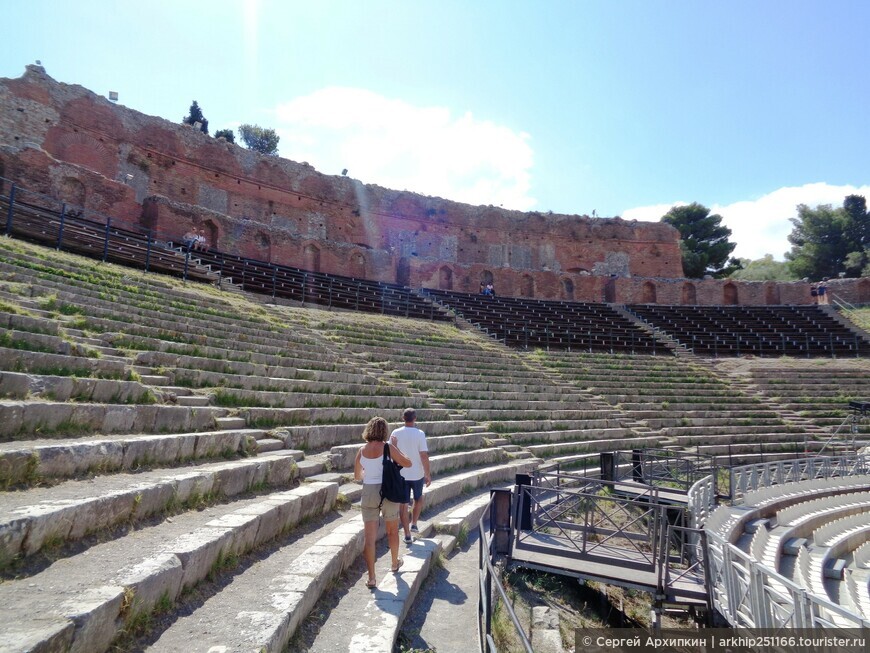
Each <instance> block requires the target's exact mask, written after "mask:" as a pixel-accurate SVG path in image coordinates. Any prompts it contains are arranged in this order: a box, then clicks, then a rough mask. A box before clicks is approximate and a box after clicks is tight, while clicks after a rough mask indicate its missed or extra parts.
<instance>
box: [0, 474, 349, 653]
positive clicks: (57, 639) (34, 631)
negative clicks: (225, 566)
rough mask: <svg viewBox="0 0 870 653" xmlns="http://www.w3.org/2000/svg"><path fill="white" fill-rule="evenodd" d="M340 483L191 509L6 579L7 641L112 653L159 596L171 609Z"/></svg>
mask: <svg viewBox="0 0 870 653" xmlns="http://www.w3.org/2000/svg"><path fill="white" fill-rule="evenodd" d="M337 489H338V487H337V485H336V484H335V483H313V484H306V485H303V486H300V487H299V488H296V489H293V490H287V491H285V492H276V493H272V494H269V495H267V496H264V497H257V498H254V499H246V500H242V501H237V502H233V503H231V504H228V505H220V506H212V507H210V508H206V509H204V510H201V511H191V512H188V513H183V514H180V515H176V516H174V517H173V518H172V519H168V520H164V521H163V522H161V523H159V524H157V525H155V526H151V527H148V528H145V529H141V530H136V531H132V532H131V533H130V534H128V535H127V536H126V537H124V538H123V539H120V540H112V541H109V542H105V543H102V544H98V545H96V546H93V547H91V548H90V549H88V550H87V551H85V552H83V553H80V554H77V555H74V556H71V557H69V558H65V559H62V560H58V561H57V562H55V563H53V564H52V565H51V566H50V567H48V568H47V569H45V570H44V571H42V572H40V573H39V574H36V575H35V576H31V577H29V578H24V579H20V580H15V581H7V582H5V583H3V584H0V601H2V603H3V605H4V606H5V607H4V614H5V617H4V621H5V623H6V624H8V626H9V627H4V628H3V630H4V642H3V650H4V651H36V650H75V651H88V652H89V653H91V652H93V653H102V652H103V651H106V650H108V649H109V648H110V646H111V644H112V641H113V640H114V639H115V638H116V637H117V636H118V635H119V634H120V633H121V632H122V631H123V629H124V628H126V627H127V626H128V624H130V623H131V622H132V621H134V620H135V619H137V618H141V617H143V616H144V615H148V614H149V613H150V612H151V611H152V610H153V609H154V608H155V607H156V606H157V604H158V602H159V603H161V604H163V609H165V608H166V605H165V604H166V603H168V604H169V605H172V604H173V603H175V601H176V600H177V599H178V598H179V596H180V595H181V594H182V592H185V591H189V590H191V589H193V588H194V587H196V585H197V584H198V583H200V582H201V581H202V580H204V579H205V578H206V577H208V576H209V575H210V574H211V573H213V570H214V568H215V565H216V564H219V561H220V560H222V559H226V558H227V557H232V556H239V555H243V554H245V553H247V552H248V551H251V550H253V549H255V548H257V547H259V546H260V545H262V544H265V543H267V542H269V541H271V540H274V539H275V538H276V537H278V536H280V535H281V533H283V532H284V531H285V530H287V529H290V528H293V527H294V526H296V525H297V524H299V523H300V522H301V521H303V520H307V519H310V518H313V517H317V516H319V515H322V514H324V513H325V512H327V511H329V510H330V509H331V508H332V506H333V505H334V503H335V498H336V495H337ZM55 647H56V648H55ZM185 650H191V649H190V648H189V647H188V648H187V649H185Z"/></svg>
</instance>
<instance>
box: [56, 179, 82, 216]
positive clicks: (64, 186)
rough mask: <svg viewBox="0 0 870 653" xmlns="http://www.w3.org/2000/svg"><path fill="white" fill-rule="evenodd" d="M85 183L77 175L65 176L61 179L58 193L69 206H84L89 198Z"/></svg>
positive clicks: (69, 207)
mask: <svg viewBox="0 0 870 653" xmlns="http://www.w3.org/2000/svg"><path fill="white" fill-rule="evenodd" d="M86 193H87V191H86V190H85V185H84V184H83V183H82V182H81V181H80V180H78V179H76V178H75V177H64V178H63V179H61V180H60V187H59V188H58V195H59V196H60V199H61V200H63V201H64V202H66V205H67V208H68V209H72V208H74V207H75V208H78V209H80V208H84V206H85V200H86V199H87V194H86Z"/></svg>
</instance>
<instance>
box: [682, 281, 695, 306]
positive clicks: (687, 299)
mask: <svg viewBox="0 0 870 653" xmlns="http://www.w3.org/2000/svg"><path fill="white" fill-rule="evenodd" d="M680 303H681V304H683V305H684V306H694V305H695V304H697V303H698V290H697V288H695V284H693V283H688V282H686V283H684V284H683V288H682V290H681V291H680Z"/></svg>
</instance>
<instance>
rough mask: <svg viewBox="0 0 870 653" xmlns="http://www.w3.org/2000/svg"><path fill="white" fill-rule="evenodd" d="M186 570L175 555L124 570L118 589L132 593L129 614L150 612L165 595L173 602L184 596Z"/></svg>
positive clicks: (147, 560) (119, 577)
mask: <svg viewBox="0 0 870 653" xmlns="http://www.w3.org/2000/svg"><path fill="white" fill-rule="evenodd" d="M183 577H184V568H183V567H182V565H181V561H180V560H179V559H178V557H177V556H176V555H175V554H174V553H162V554H158V555H156V556H153V557H150V558H147V559H145V560H142V561H141V562H138V563H136V564H135V565H132V566H130V567H127V568H125V569H122V570H121V571H119V572H118V574H117V575H116V576H115V582H116V583H117V584H118V585H122V586H124V587H129V588H131V589H132V590H133V593H134V594H133V596H134V598H133V605H132V608H131V610H130V614H131V615H134V614H136V613H137V612H140V611H146V610H151V609H152V608H153V607H154V606H155V605H156V604H157V602H158V601H159V600H160V599H161V597H163V596H164V595H165V596H166V597H168V598H169V600H170V601H172V602H174V601H175V600H176V599H177V598H178V595H179V594H180V593H181V582H182V579H183Z"/></svg>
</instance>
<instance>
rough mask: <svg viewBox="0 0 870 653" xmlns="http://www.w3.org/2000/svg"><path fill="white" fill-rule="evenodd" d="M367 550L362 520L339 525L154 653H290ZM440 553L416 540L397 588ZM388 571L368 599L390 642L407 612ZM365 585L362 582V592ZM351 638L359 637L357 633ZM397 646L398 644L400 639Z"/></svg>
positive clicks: (218, 601)
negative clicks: (327, 595) (194, 650)
mask: <svg viewBox="0 0 870 653" xmlns="http://www.w3.org/2000/svg"><path fill="white" fill-rule="evenodd" d="M537 462H538V461H523V462H521V463H516V462H515V463H509V464H505V465H499V466H497V467H493V468H489V469H483V470H475V471H473V472H465V473H463V474H457V475H455V476H452V477H449V479H448V478H445V479H439V480H437V481H433V482H432V485H431V486H430V487H429V488H427V490H426V492H427V494H426V496H427V499H426V501H427V503H426V505H427V508H428V509H431V508H432V507H434V506H437V505H438V504H441V503H443V502H445V501H447V500H449V499H450V498H453V497H456V496H459V495H461V494H462V492H463V491H464V490H467V489H469V488H471V489H474V488H483V487H488V486H489V485H493V484H497V485H501V484H503V483H505V482H506V481H513V479H514V477H515V475H516V474H517V473H522V472H527V471H530V470H531V469H533V468H534V467H535V466H536V465H537ZM382 536H383V523H381V528H380V531H379V537H382ZM363 543H364V527H363V523H362V518H361V516H360V515H358V514H355V515H354V516H352V517H350V518H348V519H346V520H343V521H342V522H341V523H339V524H338V525H337V526H336V527H335V528H334V529H333V530H332V531H331V532H330V533H329V534H328V535H326V536H322V535H321V536H320V537H319V538H318V539H317V540H314V541H312V540H311V539H306V540H304V544H306V545H307V548H304V549H303V550H300V548H301V547H294V546H287V547H283V548H282V549H279V550H278V551H276V552H275V553H273V554H272V555H270V556H269V557H268V558H267V559H265V560H263V561H261V562H260V563H258V564H257V565H253V566H251V567H250V568H248V569H246V570H245V571H244V572H242V573H241V574H239V575H237V576H236V577H235V578H234V579H233V582H232V584H231V585H228V586H226V587H224V588H223V589H222V590H221V592H219V593H218V594H216V595H215V596H213V597H211V598H209V599H208V600H206V601H205V603H203V605H202V606H200V607H199V608H197V609H196V610H195V611H194V612H193V614H191V615H189V616H185V617H181V618H180V619H178V620H176V621H175V622H174V623H173V624H172V625H171V626H170V627H169V628H168V629H167V630H166V631H165V632H164V633H163V634H162V635H161V636H160V638H159V639H158V640H157V642H155V643H154V644H153V645H152V646H151V647H150V648H149V649H148V650H149V651H153V652H154V653H160V652H163V651H166V652H172V653H177V651H184V650H189V648H190V642H191V641H195V642H197V646H198V650H202V651H213V652H216V651H267V652H269V653H271V652H276V653H279V652H281V651H283V650H285V648H286V646H287V643H288V641H289V640H290V639H291V637H292V636H293V634H294V633H295V631H296V629H297V628H298V627H299V625H300V623H301V622H302V620H303V619H304V618H305V617H306V616H307V615H308V614H309V613H310V612H311V610H312V608H314V606H315V605H316V603H317V601H318V599H319V598H320V596H321V595H322V594H323V591H324V590H325V589H326V588H327V587H328V586H329V585H330V584H331V583H332V582H334V581H335V579H337V578H338V577H339V576H340V575H341V573H342V572H343V571H344V570H346V569H347V568H348V567H350V565H351V564H353V562H354V561H355V560H356V559H357V558H358V557H359V556H360V554H361V553H362V550H363ZM436 547H437V543H436V541H433V540H418V541H417V542H415V543H414V544H413V545H412V546H411V548H410V553H409V552H408V551H409V550H408V549H406V550H405V551H403V553H402V555H403V556H407V561H406V562H405V565H404V566H403V567H402V571H401V572H400V573H399V574H398V575H397V576H396V577H395V578H396V579H398V580H399V581H402V579H405V581H404V582H403V583H402V584H403V585H405V583H408V582H410V581H411V580H412V574H415V575H414V576H413V580H414V583H415V584H417V582H418V581H417V575H419V580H420V581H422V577H423V576H424V575H425V574H424V573H423V572H424V571H425V569H424V560H423V556H424V555H425V556H426V559H428V560H431V559H432V557H433V554H434V551H435V550H436ZM417 561H419V562H417ZM383 566H384V565H383V562H379V563H378V577H379V581H380V582H379V587H378V589H377V590H375V591H374V593H371V592H369V593H368V594H366V595H365V596H366V598H368V599H369V600H371V599H374V601H378V599H379V597H380V599H382V603H383V604H381V605H377V608H378V610H379V611H381V610H382V611H384V612H383V615H384V616H383V617H382V618H383V620H384V623H383V625H384V626H385V628H384V630H383V631H381V630H380V629H379V630H378V632H380V633H382V634H383V636H384V637H385V638H390V636H391V635H390V634H391V633H397V632H398V626H399V625H400V624H401V619H400V618H397V615H395V614H390V613H391V612H392V611H391V610H390V609H389V605H388V602H389V601H393V604H394V605H393V609H396V608H399V609H401V611H402V612H404V611H405V610H406V609H407V606H399V605H397V604H396V601H395V597H396V596H397V595H398V593H397V591H396V589H397V586H396V581H395V580H392V578H393V577H392V576H391V575H390V574H389V573H384V572H383ZM406 567H407V569H406ZM406 574H407V578H406V577H405V575H406ZM386 576H391V578H390V579H388V578H386ZM364 580H365V579H364V578H363V579H361V580H360V584H362V583H363V582H364ZM367 591H368V590H367ZM409 596H410V593H408V592H405V593H404V595H403V597H402V602H403V603H405V602H406V599H407V598H408V597H409ZM354 598H355V597H354ZM351 602H352V603H353V604H354V606H355V609H356V611H357V614H359V613H360V610H361V609H367V608H365V605H364V604H363V605H361V604H360V602H359V601H357V600H352V601H351ZM409 604H410V603H409V602H408V605H409ZM378 614H381V612H378ZM387 627H388V628H389V630H387ZM345 634H347V635H349V636H353V632H352V630H348V632H347V633H345ZM392 638H393V639H394V638H395V634H393V635H392ZM389 641H391V640H388V639H384V640H383V641H382V640H379V641H378V642H377V643H376V648H374V649H372V648H368V647H366V648H356V649H352V650H355V651H368V650H373V651H374V650H376V651H390V650H392V646H391V645H390V644H389ZM359 646H364V642H359ZM330 650H331V651H335V650H341V649H335V648H332V649H330Z"/></svg>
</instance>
